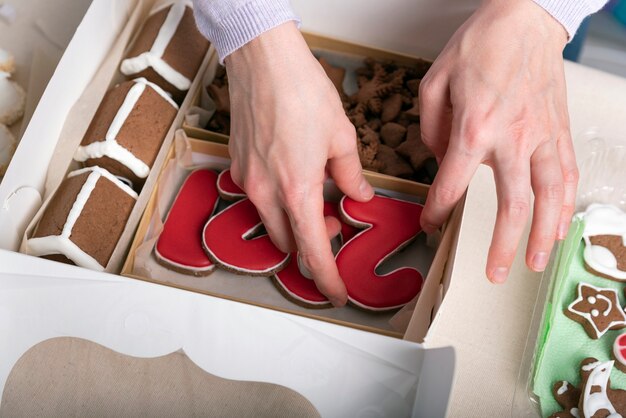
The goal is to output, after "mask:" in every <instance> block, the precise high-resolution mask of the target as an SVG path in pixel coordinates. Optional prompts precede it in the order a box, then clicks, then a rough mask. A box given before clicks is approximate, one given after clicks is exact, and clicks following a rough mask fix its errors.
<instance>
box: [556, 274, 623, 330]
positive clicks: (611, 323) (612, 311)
mask: <svg viewBox="0 0 626 418" xmlns="http://www.w3.org/2000/svg"><path fill="white" fill-rule="evenodd" d="M565 315H566V316H567V317H569V318H570V319H572V320H574V321H576V322H580V323H581V324H582V326H583V328H584V329H585V331H586V332H587V334H588V335H589V337H591V338H593V339H598V338H601V337H602V336H603V335H604V334H605V333H606V332H607V331H608V330H610V329H621V328H624V327H626V315H625V314H624V311H623V310H622V308H621V307H620V304H619V299H618V297H617V291H616V290H615V289H605V288H599V287H595V286H593V285H590V284H588V283H582V282H581V283H578V287H577V293H576V299H575V300H574V301H573V302H572V303H571V304H570V305H569V306H568V307H567V309H565Z"/></svg>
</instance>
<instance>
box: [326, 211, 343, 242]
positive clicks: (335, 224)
mask: <svg viewBox="0 0 626 418" xmlns="http://www.w3.org/2000/svg"><path fill="white" fill-rule="evenodd" d="M324 223H325V224H326V232H327V234H328V238H329V239H333V238H335V237H336V236H337V235H339V233H340V232H341V222H339V219H337V218H335V217H334V216H325V217H324Z"/></svg>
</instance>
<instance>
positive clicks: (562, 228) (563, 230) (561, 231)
mask: <svg viewBox="0 0 626 418" xmlns="http://www.w3.org/2000/svg"><path fill="white" fill-rule="evenodd" d="M568 226H569V225H568V223H567V222H563V223H561V224H560V225H559V228H558V229H557V232H556V235H557V239H565V237H566V236H567V231H568V229H569V228H568Z"/></svg>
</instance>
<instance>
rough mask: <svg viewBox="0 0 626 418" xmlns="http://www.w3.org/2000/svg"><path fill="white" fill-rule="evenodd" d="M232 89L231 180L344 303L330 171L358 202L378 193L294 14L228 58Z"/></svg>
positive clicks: (279, 239)
mask: <svg viewBox="0 0 626 418" xmlns="http://www.w3.org/2000/svg"><path fill="white" fill-rule="evenodd" d="M226 68H227V71H228V81H229V89H230V97H231V109H232V119H231V138H230V144H229V150H230V155H231V158H232V166H231V173H232V177H233V180H234V181H235V182H236V183H237V184H238V185H239V186H240V187H242V188H243V189H244V190H245V191H246V193H247V194H248V197H249V198H250V200H251V201H252V203H254V205H255V206H256V208H257V209H258V211H259V214H260V216H261V219H262V221H263V224H264V225H265V228H266V229H267V231H268V233H269V235H270V237H271V239H272V241H273V242H274V244H275V245H276V246H277V247H278V248H279V249H281V250H282V251H284V252H291V251H294V250H295V249H296V246H297V249H298V250H299V251H300V259H301V261H302V262H303V263H304V265H305V267H306V268H307V269H308V270H309V271H310V272H311V274H312V276H313V278H314V280H315V283H316V285H317V287H318V289H319V290H320V291H321V292H322V293H323V294H324V295H326V296H327V297H328V298H329V300H330V301H331V302H332V303H333V305H335V306H342V305H344V304H345V303H346V300H347V294H346V288H345V286H344V284H343V281H342V280H341V277H339V272H338V271H337V266H336V264H335V259H334V257H333V253H332V250H331V246H330V240H329V236H333V235H336V234H337V233H338V231H339V228H340V225H339V222H338V220H337V219H334V218H328V219H326V220H325V219H324V217H323V204H324V200H323V185H324V180H325V179H326V176H327V174H326V173H328V174H329V175H330V176H331V177H332V178H333V179H334V180H335V182H336V183H337V186H338V187H339V188H340V189H341V191H342V192H343V193H345V194H346V195H348V196H350V197H351V198H353V199H355V200H358V201H366V200H369V199H371V198H372V196H373V194H374V192H373V189H372V188H371V186H370V185H369V183H368V182H367V181H366V180H365V178H364V177H363V174H362V171H361V163H360V161H359V157H358V153H357V148H356V133H355V130H354V127H353V125H352V124H351V123H350V121H349V120H348V118H347V117H346V115H345V113H344V110H343V108H342V105H341V100H340V99H339V94H338V93H337V90H336V89H335V87H334V86H333V84H332V83H331V81H330V80H329V79H328V77H327V76H326V73H325V72H324V70H323V69H322V67H321V66H320V64H319V63H318V62H317V60H316V59H315V57H313V55H312V54H311V52H310V50H309V48H308V46H307V45H306V43H305V42H304V39H303V38H302V36H301V35H300V32H299V31H298V29H297V28H296V26H295V24H294V23H293V22H288V23H284V24H282V25H280V26H278V27H276V28H274V29H272V30H270V31H268V32H265V33H264V34H262V35H261V36H259V37H258V38H256V39H254V40H253V41H251V42H250V43H248V44H246V45H245V46H243V47H242V48H241V49H239V50H237V51H235V52H234V53H233V54H231V55H229V56H228V57H227V58H226Z"/></svg>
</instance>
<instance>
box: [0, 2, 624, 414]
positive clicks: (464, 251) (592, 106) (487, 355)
mask: <svg viewBox="0 0 626 418" xmlns="http://www.w3.org/2000/svg"><path fill="white" fill-rule="evenodd" d="M8 3H12V4H14V5H15V6H16V7H17V9H18V13H19V19H20V20H18V22H16V24H15V25H13V26H7V25H4V24H3V23H0V45H1V46H3V47H5V48H9V49H11V50H12V51H13V52H14V53H15V54H16V56H17V58H18V77H17V78H18V80H19V81H20V82H21V83H22V84H24V85H25V86H26V85H28V81H29V78H30V66H31V64H32V62H33V57H34V56H36V54H37V52H35V51H45V54H46V55H47V56H48V61H49V62H54V61H55V59H56V60H58V58H59V57H60V52H61V50H62V47H63V42H67V41H69V36H71V33H72V32H73V30H72V29H71V27H72V26H71V25H72V24H74V25H76V23H77V22H78V21H79V20H80V17H81V16H82V13H83V12H84V10H85V9H86V6H87V5H88V3H89V0H55V1H54V2H45V1H43V0H19V1H17V0H13V1H8ZM44 18H45V19H44ZM68 34H69V36H68ZM566 74H567V81H568V87H569V106H570V115H571V122H572V132H573V133H574V136H575V140H576V141H577V142H578V145H580V143H581V142H582V140H584V138H585V137H584V135H583V133H584V132H585V131H587V130H589V129H592V128H594V127H599V128H600V130H601V132H602V133H604V134H605V135H606V136H609V137H614V138H622V139H625V140H626V118H625V117H624V116H626V80H624V79H619V78H616V77H613V76H609V75H606V74H603V73H600V72H597V71H594V70H591V69H589V68H585V67H581V66H578V65H575V64H568V65H567V67H566ZM44 85H45V84H44ZM495 207H496V201H495V188H494V184H493V180H492V178H491V172H490V170H489V169H487V168H485V167H482V168H481V169H479V170H478V172H477V174H476V176H475V177H474V179H473V181H472V183H471V185H470V189H469V194H468V198H467V209H466V218H465V220H464V222H463V225H462V228H461V235H460V244H459V249H458V257H457V260H456V265H455V267H454V273H453V286H452V288H451V290H450V291H449V293H448V294H447V296H446V301H445V304H444V306H443V308H442V312H441V316H440V317H439V319H438V322H437V324H436V328H435V329H434V332H433V334H432V336H431V337H430V339H429V340H428V341H427V344H428V345H429V346H444V345H453V346H455V348H456V350H457V356H458V358H457V379H456V384H455V387H454V390H453V395H452V400H451V406H450V416H454V417H472V416H475V417H486V416H509V415H510V412H511V404H512V400H513V395H514V390H515V384H516V381H517V376H518V371H519V364H520V358H521V356H522V352H523V350H524V345H525V342H526V338H527V331H528V324H529V321H530V317H531V314H532V309H533V307H534V303H535V297H536V293H537V287H538V283H539V277H540V275H538V274H535V273H531V272H529V271H528V270H527V269H526V268H525V266H524V264H523V251H520V253H519V254H518V258H517V260H516V262H515V265H514V267H513V270H512V273H511V278H510V280H509V281H508V283H507V284H505V285H501V286H494V285H491V284H489V283H488V282H487V281H486V279H485V278H484V273H483V270H484V260H485V255H486V253H487V248H488V246H489V240H490V236H491V228H492V226H493V222H494V218H495ZM523 244H524V245H525V242H524V243H523Z"/></svg>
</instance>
